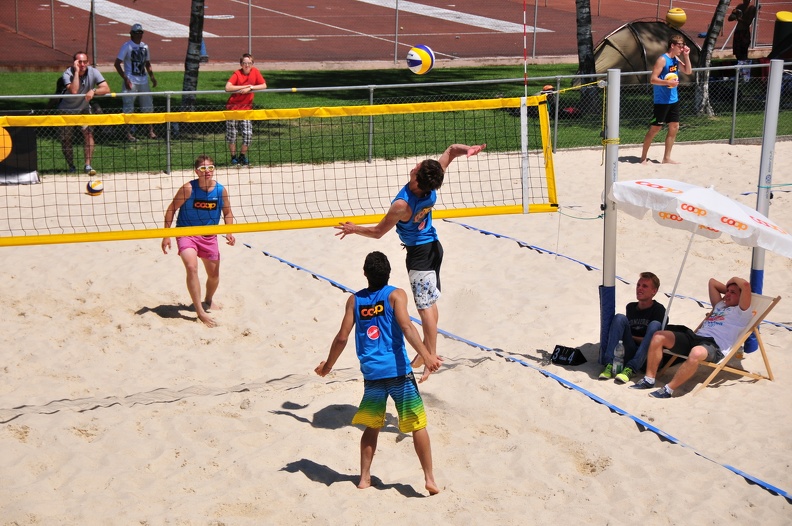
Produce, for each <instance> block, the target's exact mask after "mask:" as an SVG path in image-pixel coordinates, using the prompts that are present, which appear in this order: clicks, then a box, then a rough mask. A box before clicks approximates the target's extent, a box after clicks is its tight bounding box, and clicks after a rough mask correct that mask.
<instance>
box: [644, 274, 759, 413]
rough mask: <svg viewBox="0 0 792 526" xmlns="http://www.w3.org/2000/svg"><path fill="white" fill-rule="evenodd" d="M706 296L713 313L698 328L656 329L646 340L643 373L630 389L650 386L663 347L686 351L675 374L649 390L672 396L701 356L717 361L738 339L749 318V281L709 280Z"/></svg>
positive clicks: (663, 396)
mask: <svg viewBox="0 0 792 526" xmlns="http://www.w3.org/2000/svg"><path fill="white" fill-rule="evenodd" d="M709 297H710V303H711V304H712V305H713V307H712V313H711V314H710V315H709V316H707V319H706V320H704V322H703V323H702V324H701V328H699V330H698V331H697V332H695V333H694V332H693V331H691V330H689V329H688V330H686V331H684V332H674V331H657V332H656V333H654V335H653V336H652V342H651V343H650V344H649V354H648V356H647V359H646V376H645V377H644V378H643V380H641V381H640V382H638V383H637V384H635V385H633V386H631V388H632V389H653V388H654V387H655V376H656V375H657V368H658V367H659V366H660V360H661V359H662V357H663V349H664V348H665V349H671V350H672V351H673V352H675V353H677V354H684V355H687V360H685V362H684V363H682V365H681V366H680V367H679V369H678V370H677V372H676V374H674V377H673V378H672V379H671V381H670V382H668V383H667V384H666V385H665V386H664V387H661V388H660V389H657V390H656V391H652V392H651V393H650V394H651V395H652V396H654V397H655V398H671V395H672V394H673V393H674V389H676V388H678V387H679V386H681V385H682V384H683V383H685V382H686V381H688V380H689V379H690V378H691V377H692V376H693V375H694V374H695V372H696V369H698V365H699V363H700V362H701V361H702V360H706V361H708V362H714V363H717V362H719V361H720V360H722V359H723V356H724V354H723V352H722V351H726V350H728V349H729V348H731V346H732V345H734V342H735V341H736V340H737V337H738V336H739V335H740V333H741V332H742V331H743V329H745V327H746V326H747V325H748V323H749V322H750V321H751V316H752V313H751V284H750V283H748V281H746V280H744V279H742V278H737V277H734V278H732V279H730V280H729V281H727V282H726V284H725V285H724V284H723V283H721V282H720V281H718V280H716V279H715V278H710V280H709Z"/></svg>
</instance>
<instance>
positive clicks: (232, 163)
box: [231, 155, 239, 166]
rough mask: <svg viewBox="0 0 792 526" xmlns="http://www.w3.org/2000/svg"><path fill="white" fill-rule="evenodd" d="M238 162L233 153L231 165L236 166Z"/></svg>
mask: <svg viewBox="0 0 792 526" xmlns="http://www.w3.org/2000/svg"><path fill="white" fill-rule="evenodd" d="M238 164H239V159H237V156H236V155H234V156H233V157H231V166H236V165H238Z"/></svg>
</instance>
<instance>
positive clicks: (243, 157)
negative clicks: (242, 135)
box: [239, 153, 250, 166]
mask: <svg viewBox="0 0 792 526" xmlns="http://www.w3.org/2000/svg"><path fill="white" fill-rule="evenodd" d="M239 164H241V165H242V166H250V161H248V158H247V156H246V155H245V154H244V153H242V154H239Z"/></svg>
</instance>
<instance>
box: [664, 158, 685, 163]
mask: <svg viewBox="0 0 792 526" xmlns="http://www.w3.org/2000/svg"><path fill="white" fill-rule="evenodd" d="M663 164H682V163H680V162H679V161H675V160H673V159H663Z"/></svg>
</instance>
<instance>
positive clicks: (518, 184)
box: [0, 95, 558, 246]
mask: <svg viewBox="0 0 792 526" xmlns="http://www.w3.org/2000/svg"><path fill="white" fill-rule="evenodd" d="M243 119H244V120H251V121H252V123H253V136H254V139H253V143H252V144H251V146H250V150H249V152H248V159H249V160H250V163H251V164H250V166H243V167H239V166H233V165H232V164H231V162H230V154H229V153H228V146H227V143H226V136H225V123H226V121H227V120H243ZM549 122H550V121H549V115H548V111H547V104H546V97H545V95H538V96H533V97H522V98H494V99H480V100H456V101H445V102H421V103H412V104H380V105H361V106H339V107H314V108H292V109H260V110H250V111H205V112H173V113H149V114H139V113H136V114H121V113H116V114H94V115H23V116H0V130H2V131H3V133H4V136H9V137H12V138H13V137H14V136H15V133H9V132H8V131H16V132H18V131H19V130H23V131H26V132H27V135H28V136H30V135H31V134H33V135H34V138H33V140H34V141H35V158H36V162H35V166H36V174H35V176H36V177H35V180H37V181H38V182H39V184H3V185H0V246H14V245H33V244H50V243H70V242H85V241H107V240H122V239H145V238H158V237H166V236H173V235H174V231H173V229H164V228H162V226H163V219H164V213H165V210H166V208H167V207H168V205H169V204H170V202H171V200H172V199H173V196H174V194H175V193H176V191H177V190H178V189H179V188H180V187H181V186H182V185H183V184H184V183H186V182H188V181H190V180H192V179H195V178H196V176H195V173H194V171H193V163H194V160H195V158H196V157H197V156H198V155H200V154H206V155H209V156H211V157H212V158H213V160H214V162H215V165H216V167H217V169H216V172H215V179H216V180H217V181H218V182H220V183H221V184H223V185H224V186H225V187H226V188H227V189H228V192H229V196H230V201H231V206H232V210H233V213H234V222H235V224H234V225H224V224H222V223H221V224H220V225H216V226H203V227H188V228H180V229H179V234H180V235H199V234H203V235H206V234H223V233H229V232H233V233H240V232H253V231H265V230H281V229H293V228H314V227H327V226H332V225H336V224H338V223H339V222H343V221H353V222H356V223H374V222H378V221H379V220H380V219H381V217H382V215H383V214H384V213H385V212H386V211H387V209H388V208H389V206H390V203H391V199H392V198H393V196H394V195H395V194H396V192H397V191H398V190H399V189H400V188H401V187H402V186H403V185H404V184H406V183H407V182H408V180H409V173H410V170H411V169H412V168H413V167H414V166H415V164H416V163H417V162H419V161H421V160H423V159H426V158H437V157H439V156H440V154H441V153H442V152H443V151H444V150H445V149H446V148H447V147H448V145H449V144H453V143H465V144H471V145H472V144H481V143H486V144H487V148H486V149H485V150H484V151H482V152H481V153H480V154H479V155H477V156H474V157H470V158H465V157H460V158H458V159H457V160H455V161H454V162H453V163H452V164H451V166H449V168H448V170H447V172H446V178H445V182H444V184H443V187H442V189H441V190H440V191H439V192H438V201H437V205H436V207H435V209H434V215H435V217H436V218H448V217H465V216H479V215H494V214H515V213H534V212H554V211H556V210H557V208H558V203H557V198H556V189H555V178H554V172H553V162H552V149H551V148H552V147H551V144H552V143H551V140H550V126H549ZM149 124H155V125H157V126H158V128H157V129H158V130H165V131H166V133H165V139H159V140H157V141H139V142H136V143H122V141H121V140H115V139H114V140H104V139H103V134H105V133H107V132H108V131H109V130H113V129H116V130H119V129H126V127H127V126H138V127H148V125H149ZM84 126H90V127H92V129H93V130H94V136H95V137H96V142H97V146H96V149H95V151H94V155H93V160H92V166H93V167H94V168H95V169H96V170H97V171H98V174H97V175H96V176H94V177H89V176H88V175H86V174H81V173H80V172H81V170H80V168H81V167H82V163H80V162H75V164H76V165H77V170H78V172H77V173H76V174H70V173H68V170H67V165H66V162H65V160H64V158H63V154H62V152H61V141H60V139H59V137H60V136H61V134H62V133H63V132H64V130H67V129H69V128H70V127H84ZM34 131H35V133H34ZM16 135H18V134H16ZM119 135H120V136H121V137H124V136H125V135H124V134H123V133H114V134H112V136H119ZM140 135H142V134H140ZM73 136H74V144H73V147H74V156H75V160H80V159H82V154H83V145H82V143H81V137H82V134H81V133H80V132H79V131H75V132H74V135H73ZM29 138H30V137H28V139H29ZM7 142H8V141H7ZM7 142H6V147H5V148H4V150H3V151H5V152H6V154H5V155H6V156H7V154H8V151H12V150H13V149H14V148H15V147H17V146H18V145H17V144H12V146H11V147H10V148H9V147H7ZM95 178H99V179H101V180H102V182H103V186H104V191H103V192H102V193H101V194H99V195H90V194H89V193H88V192H87V190H86V185H87V183H88V181H89V180H90V179H95ZM5 182H8V179H6V180H5Z"/></svg>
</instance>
